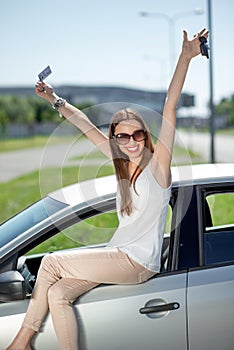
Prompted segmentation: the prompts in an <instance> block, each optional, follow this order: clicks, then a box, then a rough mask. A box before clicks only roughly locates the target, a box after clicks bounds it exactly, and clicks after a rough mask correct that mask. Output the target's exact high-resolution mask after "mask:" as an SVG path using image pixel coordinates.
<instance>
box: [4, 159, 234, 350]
mask: <svg viewBox="0 0 234 350" xmlns="http://www.w3.org/2000/svg"><path fill="white" fill-rule="evenodd" d="M115 192H116V181H115V177H114V176H109V177H104V178H99V179H95V180H92V181H87V182H83V183H80V184H75V185H72V186H68V187H66V188H63V189H61V190H59V191H55V192H53V193H51V194H50V195H48V196H47V197H45V198H43V199H42V200H40V201H38V202H37V203H34V204H33V205H32V206H30V207H28V208H26V209H25V210H23V211H22V212H21V213H19V214H18V215H16V216H14V217H13V218H11V219H10V220H8V221H6V222H5V223H3V224H2V225H1V226H0V349H1V350H3V349H5V347H6V346H7V345H9V343H10V342H11V340H12V338H13V337H14V335H15V334H16V332H17V330H18V329H19V327H20V325H21V323H22V321H23V318H24V316H25V312H26V310H27V306H28V302H29V300H30V295H31V293H32V290H33V286H34V283H35V278H36V275H37V270H38V267H39V265H40V261H41V259H42V257H43V256H44V255H45V254H50V253H52V252H53V251H54V250H56V249H86V247H87V246H89V247H90V246H91V247H95V246H97V245H99V246H100V245H101V246H102V245H105V242H107V241H108V240H109V238H110V237H111V235H112V234H113V232H114V230H115V227H116V225H117V220H116V213H115ZM156 200H157V198H155V201H156ZM107 218H109V219H107ZM55 242H56V244H55ZM58 242H59V243H58ZM58 246H59V248H58ZM42 252H43V253H42ZM161 264H162V266H161V272H160V273H159V274H158V275H156V276H155V277H153V278H151V279H150V280H149V281H147V282H145V283H142V284H139V285H104V284H103V285H100V286H98V287H96V288H95V289H93V290H91V291H89V292H87V293H86V294H84V295H83V296H81V297H80V298H79V299H78V300H77V301H76V302H75V312H76V315H77V318H78V319H79V325H80V328H79V342H80V344H79V345H80V347H79V349H82V350H117V349H121V350H122V349H126V350H138V349H139V350H142V349H144V350H156V349H159V350H203V349H206V350H209V349H210V350H220V349H224V350H232V349H233V346H234V345H233V344H234V164H219V165H194V166H182V167H176V168H173V188H172V195H171V200H170V204H169V207H168V218H167V224H166V227H165V236H164V242H163V251H162V258H161ZM34 347H35V349H37V350H45V349H49V350H55V349H59V346H58V343H57V340H56V336H55V333H54V329H53V325H52V321H51V318H50V315H48V317H47V319H46V322H45V326H44V328H43V329H42V331H41V332H40V333H39V334H38V336H37V337H36V339H35V343H34Z"/></svg>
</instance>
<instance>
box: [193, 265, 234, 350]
mask: <svg viewBox="0 0 234 350" xmlns="http://www.w3.org/2000/svg"><path fill="white" fill-rule="evenodd" d="M233 301H234V265H228V266H219V267H214V268H205V269H202V270H197V271H191V272H189V274H188V334H189V350H197V349H207V350H220V349H225V350H232V349H233V345H234V332H233V330H234V305H233Z"/></svg>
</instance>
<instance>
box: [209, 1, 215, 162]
mask: <svg viewBox="0 0 234 350" xmlns="http://www.w3.org/2000/svg"><path fill="white" fill-rule="evenodd" d="M208 28H209V31H210V33H209V46H210V49H211V50H212V13H211V1H210V0H208ZM209 81H210V101H209V108H210V162H211V163H215V147H214V134H215V125H214V101H213V94H214V92H213V57H212V52H211V54H210V59H209Z"/></svg>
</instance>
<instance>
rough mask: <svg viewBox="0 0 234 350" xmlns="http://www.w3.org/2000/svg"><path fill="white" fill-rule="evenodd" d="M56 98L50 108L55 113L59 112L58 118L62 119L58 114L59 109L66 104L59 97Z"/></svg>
mask: <svg viewBox="0 0 234 350" xmlns="http://www.w3.org/2000/svg"><path fill="white" fill-rule="evenodd" d="M56 97H57V98H55V100H54V101H53V104H52V108H53V109H55V110H56V111H57V112H59V116H60V117H62V114H61V113H60V108H61V107H63V106H64V105H65V103H66V102H67V101H66V100H65V99H64V98H62V97H59V96H57V95H56Z"/></svg>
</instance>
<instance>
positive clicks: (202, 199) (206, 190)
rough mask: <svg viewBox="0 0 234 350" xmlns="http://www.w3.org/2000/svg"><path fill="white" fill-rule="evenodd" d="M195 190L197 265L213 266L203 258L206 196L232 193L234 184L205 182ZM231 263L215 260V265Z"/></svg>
mask: <svg viewBox="0 0 234 350" xmlns="http://www.w3.org/2000/svg"><path fill="white" fill-rule="evenodd" d="M196 191H197V203H198V206H197V211H198V216H197V217H198V238H199V266H200V267H202V266H203V267H205V268H208V267H210V266H214V264H206V259H205V248H204V233H205V231H206V218H207V215H206V208H205V205H206V204H205V203H206V197H207V196H209V195H212V194H219V193H220V194H224V193H233V194H234V185H233V182H225V183H217V184H214V183H212V184H206V185H198V186H197V188H196ZM227 264H233V262H219V263H218V262H217V263H215V266H217V265H227Z"/></svg>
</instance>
